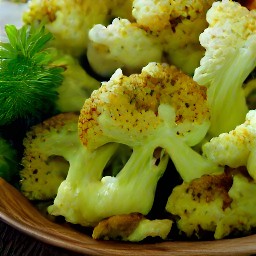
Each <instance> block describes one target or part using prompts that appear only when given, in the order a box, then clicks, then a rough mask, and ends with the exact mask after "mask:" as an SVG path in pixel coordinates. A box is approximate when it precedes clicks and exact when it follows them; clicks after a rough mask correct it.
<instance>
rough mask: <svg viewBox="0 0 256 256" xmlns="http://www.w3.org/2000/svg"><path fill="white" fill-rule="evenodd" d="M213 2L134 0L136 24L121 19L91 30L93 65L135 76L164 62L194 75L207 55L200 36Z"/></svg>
mask: <svg viewBox="0 0 256 256" xmlns="http://www.w3.org/2000/svg"><path fill="white" fill-rule="evenodd" d="M213 1H214V0H208V1H204V0H198V1H192V2H191V1H167V0H161V1H152V0H151V1H146V2H145V1H141V0H137V1H136V0H135V1H133V11H132V14H133V15H134V17H135V21H132V22H128V20H126V19H119V20H114V22H113V24H112V25H110V26H108V27H107V28H105V27H104V26H102V25H96V26H95V27H93V28H92V29H91V30H90V32H89V38H90V41H89V50H88V57H89V62H90V64H91V66H92V67H93V69H94V71H95V72H96V73H98V74H100V75H103V76H108V77H110V76H111V75H112V74H113V73H114V71H115V70H116V69H117V68H122V69H123V70H124V71H128V73H133V72H138V71H139V70H140V69H141V68H142V67H143V66H145V64H147V63H149V62H153V61H155V62H158V61H160V60H165V61H168V62H169V63H170V64H174V65H176V66H177V67H179V68H181V69H182V70H183V71H184V72H186V73H189V74H193V72H194V70H195V68H196V67H198V65H199V61H200V59H201V58H202V56H203V54H204V49H203V48H202V46H201V45H200V43H199V34H200V33H201V32H202V31H203V30H204V29H205V28H206V27H207V22H206V19H205V15H206V11H207V10H208V9H209V8H210V6H211V4H212V2H213ZM102 35H103V36H102ZM102 63H103V64H102ZM104 70H106V72H104Z"/></svg>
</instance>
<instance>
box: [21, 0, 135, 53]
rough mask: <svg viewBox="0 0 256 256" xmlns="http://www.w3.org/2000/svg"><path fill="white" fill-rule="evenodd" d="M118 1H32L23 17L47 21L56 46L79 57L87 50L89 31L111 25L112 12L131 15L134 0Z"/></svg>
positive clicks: (31, 20) (30, 20)
mask: <svg viewBox="0 0 256 256" xmlns="http://www.w3.org/2000/svg"><path fill="white" fill-rule="evenodd" d="M121 3H122V2H121V1H120V0H116V1H103V0H101V1H92V0H89V1H88V0H87V1H77V0H71V1H70V0H68V1H67V0H50V1H49V0H32V1H30V2H29V5H28V10H27V11H25V12H24V15H23V20H24V22H25V23H27V24H31V23H33V21H38V20H39V21H44V22H46V28H47V29H48V30H49V31H50V32H51V33H52V34H53V35H54V37H55V45H56V46H57V47H58V48H60V49H62V50H64V51H66V52H67V53H71V54H72V55H74V56H79V55H81V54H82V53H85V51H86V48H87V43H88V31H89V29H90V28H92V27H93V25H94V24H105V25H107V24H109V23H110V20H111V19H112V18H113V16H112V15H119V14H122V15H126V16H125V17H127V18H128V17H131V1H126V4H121Z"/></svg>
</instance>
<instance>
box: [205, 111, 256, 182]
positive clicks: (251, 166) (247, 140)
mask: <svg viewBox="0 0 256 256" xmlns="http://www.w3.org/2000/svg"><path fill="white" fill-rule="evenodd" d="M202 150H203V154H204V155H205V156H206V157H207V158H208V159H211V161H213V162H215V163H217V164H219V165H222V166H225V165H227V166H230V167H233V168H236V167H239V166H247V169H248V172H249V174H250V175H251V176H252V177H253V178H254V180H256V110H250V111H249V112H248V113H247V115H246V119H245V122H244V123H243V124H241V125H239V126H237V127H236V128H235V129H234V130H232V131H230V132H229V133H222V134H220V135H219V136H218V137H214V138H212V139H211V140H210V141H209V142H207V143H206V144H204V145H203V147H202Z"/></svg>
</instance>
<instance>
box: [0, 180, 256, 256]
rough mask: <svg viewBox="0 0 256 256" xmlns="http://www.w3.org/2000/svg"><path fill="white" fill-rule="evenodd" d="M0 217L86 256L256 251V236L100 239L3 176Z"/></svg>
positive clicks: (211, 253)
mask: <svg viewBox="0 0 256 256" xmlns="http://www.w3.org/2000/svg"><path fill="white" fill-rule="evenodd" d="M0 220H2V221H3V222H5V223H7V224H8V225H10V226H12V227H13V228H15V230H18V231H20V232H22V233H24V234H26V235H28V236H31V237H33V238H35V239H37V240H38V241H41V242H43V243H46V244H49V245H51V246H57V247H60V248H64V249H67V250H71V251H73V252H76V253H80V254H84V255H106V256H110V255H111V256H114V255H115V256H116V255H119V256H132V255H133V256H134V255H140V256H153V255H154V256H156V255H158V256H165V255H166V256H167V255H168V256H172V255H177V256H182V255H189V256H193V255H194V256H198V255H253V254H256V235H252V236H248V237H243V238H235V239H224V240H219V241H203V242H161V243H155V244H153V243H151V244H134V243H121V242H113V241H96V240H93V239H92V238H91V237H90V236H88V235H86V234H84V233H82V232H79V231H78V230H76V229H72V228H70V227H67V226H65V225H60V224H57V223H54V222H51V221H50V220H48V219H47V218H45V217H44V216H43V215H42V214H41V213H40V212H39V211H38V210H37V209H36V208H34V207H33V205H32V204H31V203H30V202H29V201H28V200H27V199H26V198H25V197H24V196H22V194H21V193H20V192H19V191H17V190H16V189H15V188H14V187H12V186H11V185H9V184H8V183H7V182H5V181H4V180H3V179H1V178H0ZM1 232H2V230H1Z"/></svg>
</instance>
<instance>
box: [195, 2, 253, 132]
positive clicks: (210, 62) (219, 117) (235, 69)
mask: <svg viewBox="0 0 256 256" xmlns="http://www.w3.org/2000/svg"><path fill="white" fill-rule="evenodd" d="M206 19H207V22H208V23H209V26H208V28H207V29H205V30H204V32H203V33H202V34H201V35H200V37H199V40H200V43H201V45H202V46H203V47H204V48H205V50H206V51H205V55H204V57H203V58H202V59H201V61H200V66H199V67H198V68H196V70H195V74H194V77H193V78H194V80H195V81H196V82H198V83H199V84H201V85H204V86H206V87H207V88H208V91H207V96H208V102H209V108H210V112H211V126H210V129H209V134H210V136H211V137H214V136H218V135H219V134H221V133H224V132H229V131H230V130H232V129H234V128H235V127H236V126H237V125H239V124H241V123H242V122H243V120H244V118H245V115H246V113H247V111H248V107H247V105H246V97H245V93H244V90H243V88H242V86H243V83H244V81H245V80H246V78H247V77H248V75H249V74H250V73H251V72H252V71H253V69H254V68H255V66H256V22H255V20H256V10H251V11H249V10H248V9H247V8H246V7H243V6H241V5H240V4H239V3H237V2H234V1H228V0H223V1H218V2H216V3H214V4H213V5H212V7H211V8H210V9H209V11H208V12H207V16H206Z"/></svg>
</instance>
